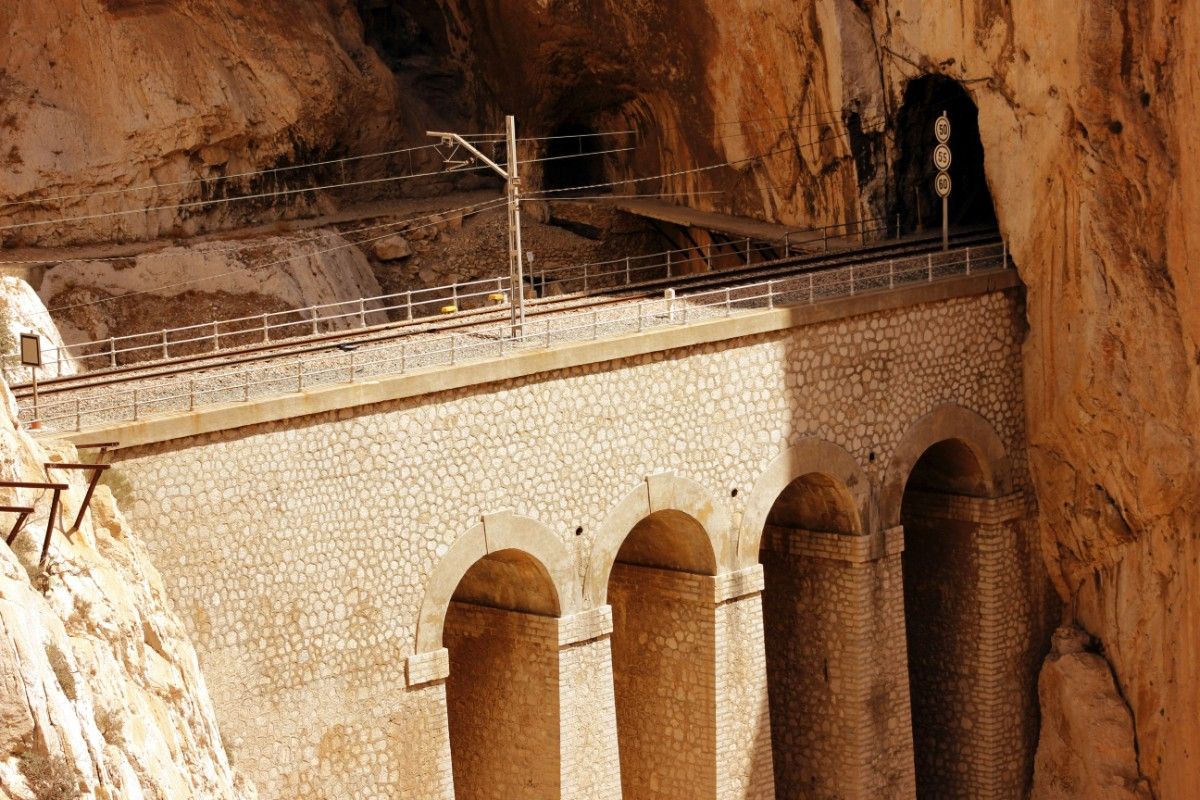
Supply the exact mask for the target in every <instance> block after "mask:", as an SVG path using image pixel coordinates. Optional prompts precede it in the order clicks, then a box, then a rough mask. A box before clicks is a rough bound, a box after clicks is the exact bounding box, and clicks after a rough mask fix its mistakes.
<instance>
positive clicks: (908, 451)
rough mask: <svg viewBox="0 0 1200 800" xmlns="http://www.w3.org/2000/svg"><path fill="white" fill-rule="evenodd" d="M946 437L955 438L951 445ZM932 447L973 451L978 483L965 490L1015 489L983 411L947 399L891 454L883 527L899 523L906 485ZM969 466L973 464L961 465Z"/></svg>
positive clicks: (882, 495) (953, 454) (954, 454)
mask: <svg viewBox="0 0 1200 800" xmlns="http://www.w3.org/2000/svg"><path fill="white" fill-rule="evenodd" d="M947 442H956V443H957V444H956V445H954V446H952V447H951V446H947V445H946V444H945V443H947ZM934 447H943V448H945V449H944V451H943V455H945V456H946V457H948V458H950V459H956V458H957V459H958V460H960V461H961V459H962V456H963V454H964V453H967V452H969V453H970V455H971V456H973V458H974V462H975V465H977V467H978V481H977V482H978V485H977V486H973V487H970V486H960V489H962V490H963V491H961V493H962V494H973V495H976V496H983V497H995V496H998V495H1003V494H1007V493H1008V492H1010V491H1011V490H1012V467H1011V462H1010V460H1009V457H1008V453H1007V452H1006V450H1005V448H1004V442H1003V441H1002V440H1001V439H1000V436H999V434H997V433H996V429H995V428H993V427H992V424H991V423H990V422H988V421H987V420H986V419H985V418H984V417H982V416H981V415H979V414H977V413H976V412H974V411H970V410H968V409H966V408H963V407H962V406H958V405H952V404H946V405H942V406H938V407H937V408H935V409H934V410H933V411H931V412H929V413H928V414H926V415H925V416H923V417H921V418H920V419H918V420H917V421H916V422H914V423H913V425H912V426H911V427H910V428H909V429H908V432H907V433H906V434H905V435H904V438H903V439H902V440H901V441H900V444H899V445H898V446H897V447H896V451H895V452H894V453H893V454H892V459H891V462H890V463H889V464H888V469H887V472H886V473H885V474H884V479H883V484H882V485H881V487H880V491H879V517H880V522H881V524H882V525H883V527H885V528H893V527H895V526H897V525H899V524H900V516H901V506H902V504H903V500H904V488H905V486H906V485H907V483H908V479H909V477H910V476H911V475H912V472H913V468H914V467H916V465H917V462H918V461H920V460H921V458H922V457H923V456H925V455H926V453H928V452H929V451H930V449H931V448H934ZM961 466H966V467H970V466H972V465H970V464H966V465H961Z"/></svg>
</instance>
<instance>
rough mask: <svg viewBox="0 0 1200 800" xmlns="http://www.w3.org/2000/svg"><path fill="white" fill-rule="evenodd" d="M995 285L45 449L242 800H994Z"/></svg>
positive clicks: (1008, 340)
mask: <svg viewBox="0 0 1200 800" xmlns="http://www.w3.org/2000/svg"><path fill="white" fill-rule="evenodd" d="M1023 314H1024V310H1023V304H1022V295H1021V288H1020V286H1019V283H1018V281H1017V279H1016V277H1015V275H1014V274H1012V273H1011V272H1008V273H1003V274H991V275H979V276H970V277H965V278H956V279H954V280H949V281H944V282H942V283H938V284H931V285H928V286H918V287H911V288H906V289H903V290H897V291H895V292H891V293H885V294H878V295H864V296H859V297H852V298H844V299H840V300H836V301H831V302H829V303H825V304H820V305H817V306H810V307H804V308H791V309H774V310H764V311H762V312H761V313H754V314H750V315H745V316H740V317H736V318H731V319H725V320H715V321H708V322H703V323H700V324H695V325H689V326H682V327H677V328H671V329H667V330H654V331H648V332H646V333H643V334H638V335H631V336H627V337H622V338H620V339H614V340H609V341H603V342H600V343H590V342H589V343H586V344H579V345H570V346H564V347H559V348H554V349H551V350H546V351H539V352H533V353H521V354H516V355H513V356H511V357H507V358H504V359H498V360H497V361H495V362H494V363H488V364H484V365H479V364H475V365H459V366H455V367H447V368H444V369H437V370H430V371H428V372H427V373H417V374H408V375H404V376H399V377H396V378H392V379H387V380H380V381H376V382H373V383H368V384H362V385H354V386H346V387H338V388H328V389H324V390H320V391H313V392H309V393H305V394H303V395H294V396H291V397H282V398H278V399H276V400H270V401H263V402H256V403H250V404H242V405H238V406H230V407H226V408H216V409H210V410H206V411H199V412H196V413H193V414H188V415H183V416H179V417H172V418H166V419H159V420H148V421H143V422H140V423H135V424H130V425H123V426H119V427H116V428H110V429H107V430H102V431H90V432H87V433H85V434H81V435H76V436H75V437H74V438H75V439H76V440H77V441H81V442H82V441H88V440H91V441H100V440H107V439H119V440H120V441H121V442H122V448H123V449H121V450H120V451H118V453H117V460H116V468H115V470H116V472H118V473H119V474H120V475H121V476H122V477H123V478H124V479H127V480H128V482H129V485H130V486H131V487H132V489H131V492H132V497H131V499H132V503H127V504H126V507H127V508H128V513H129V516H130V517H131V521H132V523H133V526H134V528H135V529H136V530H137V531H139V533H140V535H142V536H144V537H145V539H146V541H147V545H148V547H149V548H150V551H151V554H152V555H153V557H154V560H155V563H156V565H157V567H158V568H159V569H160V570H161V571H162V573H163V575H164V577H165V579H166V584H167V585H168V586H169V587H171V590H172V592H173V600H174V602H175V605H176V607H177V608H178V610H179V611H180V613H181V614H182V616H183V617H184V618H185V620H186V621H187V624H188V625H189V627H190V630H191V634H192V636H193V637H194V641H195V643H196V647H197V649H198V651H199V653H200V656H201V660H202V666H203V668H204V672H205V675H206V678H207V680H208V682H209V686H210V690H211V693H212V695H213V698H214V700H215V702H216V705H217V711H218V716H219V719H220V722H221V724H222V729H223V731H224V735H225V737H226V739H227V744H228V747H229V749H230V751H231V754H232V755H233V757H234V759H235V761H236V763H237V765H238V766H239V767H240V768H241V769H243V770H245V771H246V772H247V773H248V774H249V775H250V777H252V778H253V779H254V780H255V781H256V782H257V783H258V785H259V790H260V793H261V795H262V796H263V797H265V798H271V800H277V799H279V800H282V799H284V798H286V799H287V800H293V799H296V800H299V798H330V799H331V800H332V799H333V798H338V799H339V800H340V799H341V798H406V799H407V798H411V799H412V800H452V799H453V798H457V800H559V798H562V799H564V800H616V799H617V798H622V797H624V798H628V799H630V800H633V799H635V798H636V799H637V800H642V799H643V798H647V799H652V800H746V799H749V798H753V799H754V800H760V799H762V798H774V797H778V798H801V797H804V798H906V797H910V798H911V797H914V796H918V795H919V796H921V797H936V798H943V797H945V798H951V797H953V798H967V797H971V798H1016V797H1020V796H1021V795H1022V794H1023V791H1024V788H1025V785H1026V782H1027V780H1028V776H1029V773H1030V771H1031V761H1032V748H1033V745H1034V741H1035V737H1036V729H1037V728H1036V726H1037V721H1036V692H1035V686H1036V670H1037V666H1038V664H1039V662H1040V658H1041V656H1042V655H1043V653H1044V648H1045V644H1046V642H1047V640H1048V636H1049V631H1050V628H1051V626H1052V623H1053V621H1054V619H1053V605H1052V600H1051V597H1052V592H1051V591H1050V589H1049V585H1048V582H1047V580H1046V577H1045V575H1044V573H1043V571H1042V567H1041V558H1040V553H1039V549H1038V546H1037V538H1036V533H1035V522H1036V520H1035V514H1036V510H1035V508H1034V506H1033V503H1032V500H1031V495H1030V489H1029V476H1028V473H1027V466H1026V453H1025V448H1026V443H1025V433H1024V428H1023V419H1024V410H1023V408H1022V375H1021V358H1020V347H1021V337H1022V332H1023V330H1024V322H1023Z"/></svg>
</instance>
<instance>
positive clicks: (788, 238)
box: [783, 231, 792, 258]
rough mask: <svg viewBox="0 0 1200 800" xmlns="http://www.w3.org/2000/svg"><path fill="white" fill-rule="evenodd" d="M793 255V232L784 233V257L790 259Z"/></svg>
mask: <svg viewBox="0 0 1200 800" xmlns="http://www.w3.org/2000/svg"><path fill="white" fill-rule="evenodd" d="M791 254H792V232H791V231H784V232H783V257H784V258H788V257H789V256H791Z"/></svg>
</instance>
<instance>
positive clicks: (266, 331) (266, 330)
mask: <svg viewBox="0 0 1200 800" xmlns="http://www.w3.org/2000/svg"><path fill="white" fill-rule="evenodd" d="M262 323H263V344H266V343H267V342H269V341H271V326H270V325H269V324H268V323H267V315H266V314H263V315H262Z"/></svg>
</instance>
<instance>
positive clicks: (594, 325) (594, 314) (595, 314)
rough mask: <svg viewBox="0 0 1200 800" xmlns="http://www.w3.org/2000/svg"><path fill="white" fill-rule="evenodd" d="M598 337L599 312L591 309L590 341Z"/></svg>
mask: <svg viewBox="0 0 1200 800" xmlns="http://www.w3.org/2000/svg"><path fill="white" fill-rule="evenodd" d="M599 338H600V312H599V311H598V310H597V309H594V308H593V309H592V341H593V342H594V341H596V340H597V339H599Z"/></svg>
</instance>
